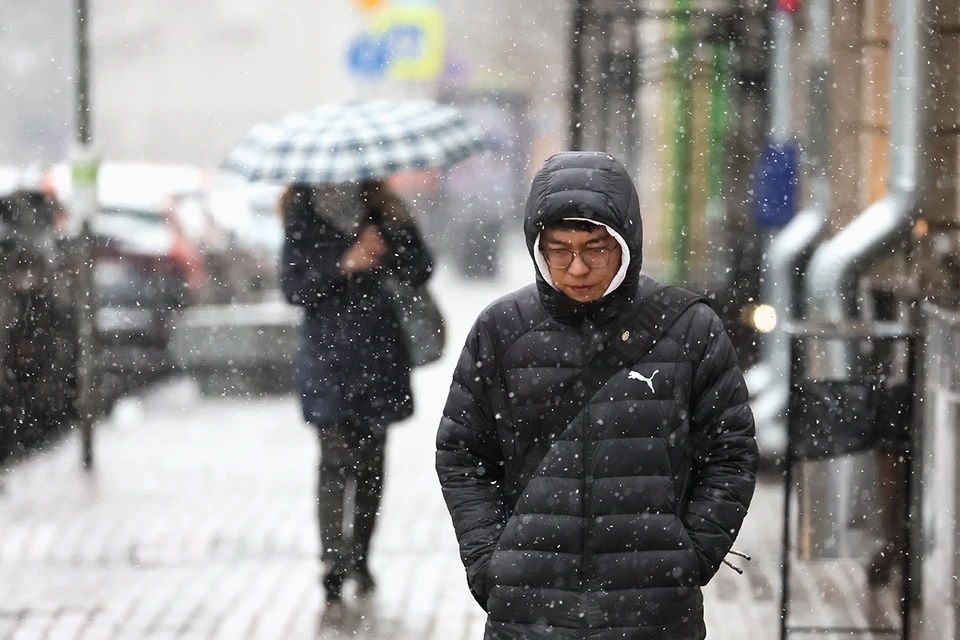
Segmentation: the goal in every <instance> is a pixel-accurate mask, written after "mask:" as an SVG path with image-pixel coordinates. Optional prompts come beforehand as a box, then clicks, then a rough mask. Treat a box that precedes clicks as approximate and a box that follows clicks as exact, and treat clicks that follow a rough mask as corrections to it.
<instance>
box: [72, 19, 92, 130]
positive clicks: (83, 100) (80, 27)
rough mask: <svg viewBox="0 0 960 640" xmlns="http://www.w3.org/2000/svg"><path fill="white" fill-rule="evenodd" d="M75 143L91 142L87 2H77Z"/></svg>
mask: <svg viewBox="0 0 960 640" xmlns="http://www.w3.org/2000/svg"><path fill="white" fill-rule="evenodd" d="M76 29H77V33H76V38H77V83H76V90H77V142H78V143H80V144H81V145H83V146H86V145H89V144H90V143H91V142H92V141H93V132H92V130H91V126H90V48H89V45H88V39H87V0H77V21H76Z"/></svg>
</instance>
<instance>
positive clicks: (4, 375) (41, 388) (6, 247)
mask: <svg viewBox="0 0 960 640" xmlns="http://www.w3.org/2000/svg"><path fill="white" fill-rule="evenodd" d="M61 213H62V208H61V207H60V206H59V203H57V202H56V200H55V199H53V198H51V197H50V196H48V195H46V194H44V193H42V192H40V191H36V190H26V189H21V190H17V191H15V192H13V193H10V194H8V195H6V196H4V197H0V460H4V459H6V458H7V457H9V456H11V455H16V454H18V453H20V452H23V451H27V450H30V449H34V448H36V447H39V446H41V445H42V444H44V443H45V442H47V441H48V440H49V439H50V438H52V437H53V436H55V435H57V434H59V433H62V432H63V431H64V430H65V427H66V426H68V424H69V423H70V422H71V421H72V420H73V419H75V417H76V415H77V412H76V408H77V407H76V399H77V393H76V390H77V387H76V379H77V378H76V364H77V358H76V356H77V353H78V346H77V345H78V342H77V341H78V333H77V325H76V314H75V310H76V309H77V308H78V307H77V302H78V300H79V298H78V297H77V296H76V292H77V286H76V285H77V283H76V282H75V280H74V278H73V273H74V272H75V271H74V269H73V266H72V264H71V259H70V258H71V257H70V254H69V252H68V251H67V250H65V248H64V244H63V243H62V242H61V241H60V240H61V239H60V238H59V236H58V234H57V231H56V229H55V226H56V222H57V218H58V217H59V216H60V214H61Z"/></svg>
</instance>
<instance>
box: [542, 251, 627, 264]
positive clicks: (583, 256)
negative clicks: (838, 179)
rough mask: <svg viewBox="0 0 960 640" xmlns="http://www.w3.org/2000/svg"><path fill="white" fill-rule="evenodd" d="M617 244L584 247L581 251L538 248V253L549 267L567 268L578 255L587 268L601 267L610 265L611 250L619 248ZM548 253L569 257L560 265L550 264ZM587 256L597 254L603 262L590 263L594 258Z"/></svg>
mask: <svg viewBox="0 0 960 640" xmlns="http://www.w3.org/2000/svg"><path fill="white" fill-rule="evenodd" d="M619 248H620V247H619V246H616V247H604V248H602V249H584V250H583V251H570V250H569V249H540V255H542V256H543V260H544V262H546V263H547V266H548V267H550V268H551V269H569V268H570V265H572V264H573V261H574V259H575V258H576V257H577V256H580V261H581V262H582V263H583V265H584V266H585V267H586V268H588V269H603V268H604V267H608V266H610V258H611V257H613V252H614V251H616V250H617V249H619ZM549 255H553V256H559V255H568V256H570V259H569V260H567V261H566V264H565V265H563V266H562V267H561V266H557V265H553V264H550V258H549V257H548V256H549ZM587 256H599V257H600V258H604V259H603V262H602V263H600V264H591V263H592V262H595V260H594V258H592V257H591V258H589V261H588V258H587Z"/></svg>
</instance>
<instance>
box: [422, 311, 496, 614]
mask: <svg viewBox="0 0 960 640" xmlns="http://www.w3.org/2000/svg"><path fill="white" fill-rule="evenodd" d="M478 334H479V332H478V328H477V326H475V327H474V329H473V331H472V332H471V334H470V337H469V338H468V339H467V343H466V346H464V349H463V351H462V352H461V354H460V360H459V362H458V363H457V367H456V370H455V371H454V374H453V383H452V384H451V386H450V394H449V396H448V397H447V403H446V406H445V407H444V409H443V416H442V418H441V420H440V428H439V430H438V432H437V458H436V465H437V475H438V476H439V478H440V485H441V487H442V489H443V497H444V500H446V503H447V508H448V509H449V511H450V516H451V518H452V519H453V527H454V530H455V531H456V534H457V540H458V541H459V543H460V558H461V559H462V560H463V564H464V567H465V568H466V572H467V584H468V585H469V587H470V592H471V593H472V594H473V597H474V598H476V600H477V602H478V603H480V606H481V607H484V608H486V601H487V586H486V576H487V566H488V565H489V564H490V558H491V557H492V556H493V552H494V550H495V548H496V546H497V542H498V541H499V540H500V535H501V533H502V532H503V527H504V522H505V511H504V504H503V494H502V492H501V482H502V480H503V455H502V453H501V450H500V444H499V440H498V438H497V428H496V424H495V422H494V419H493V409H492V407H491V403H490V399H489V397H490V396H489V392H488V390H489V387H490V385H492V384H494V383H495V371H493V372H491V371H485V370H484V369H490V368H491V367H493V368H495V367H496V366H497V363H496V360H495V356H494V353H493V349H492V347H491V346H490V345H489V341H487V340H482V339H481V336H480V335H478Z"/></svg>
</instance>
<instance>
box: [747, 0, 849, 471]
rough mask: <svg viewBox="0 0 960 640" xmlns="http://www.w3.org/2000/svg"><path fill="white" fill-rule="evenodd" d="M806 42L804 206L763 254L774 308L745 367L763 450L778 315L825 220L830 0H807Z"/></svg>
mask: <svg viewBox="0 0 960 640" xmlns="http://www.w3.org/2000/svg"><path fill="white" fill-rule="evenodd" d="M807 18H808V23H809V27H808V34H809V35H808V36H807V46H808V50H809V55H810V68H809V74H810V75H809V79H808V100H809V111H808V114H807V144H806V148H805V149H804V155H805V157H806V160H807V167H808V176H809V177H808V179H807V180H806V182H807V184H808V185H809V203H810V204H809V207H808V208H806V209H804V210H803V211H801V212H800V213H798V214H797V215H796V216H795V217H794V218H793V220H791V221H790V222H789V224H787V226H786V227H784V228H783V229H782V230H781V231H780V233H778V234H777V236H776V237H775V238H774V239H773V241H772V242H771V244H770V248H769V250H768V251H767V253H766V255H765V256H764V258H765V263H766V264H765V269H764V271H765V278H764V280H763V300H764V301H765V302H767V303H768V304H770V305H771V306H772V307H773V308H774V310H775V311H776V314H777V324H776V325H775V327H774V329H773V331H771V332H770V333H769V334H767V335H766V336H764V341H763V345H762V347H761V349H762V351H761V361H760V363H758V365H757V366H756V367H754V368H753V369H751V370H750V371H749V372H748V374H747V375H748V386H750V392H751V395H754V396H756V398H755V399H754V400H753V402H752V404H753V411H754V415H755V417H756V420H757V423H758V424H760V425H763V426H764V427H765V428H763V429H762V430H761V431H760V433H759V434H758V437H759V438H760V448H761V450H762V451H764V453H765V454H771V455H779V454H781V453H782V452H783V450H784V448H785V447H786V429H785V427H784V425H783V417H784V414H785V412H786V407H787V399H788V396H789V380H788V379H787V376H788V373H789V366H790V362H789V361H790V353H789V345H788V343H787V339H786V336H785V335H784V333H783V325H784V321H786V320H792V319H796V318H797V317H798V315H799V312H800V309H798V308H797V304H796V302H797V298H798V297H799V296H798V294H799V293H800V290H801V287H802V277H803V275H804V272H805V271H806V267H807V261H808V259H809V257H810V254H811V252H812V251H813V247H814V246H815V244H816V243H817V242H818V241H819V240H820V238H821V236H822V235H823V231H824V229H826V225H827V211H829V209H830V200H831V198H830V182H829V180H828V178H827V166H828V164H829V157H828V154H829V145H830V95H831V89H830V76H831V74H830V65H831V57H832V56H831V49H830V0H812V1H811V2H810V3H809V5H808V9H807Z"/></svg>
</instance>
